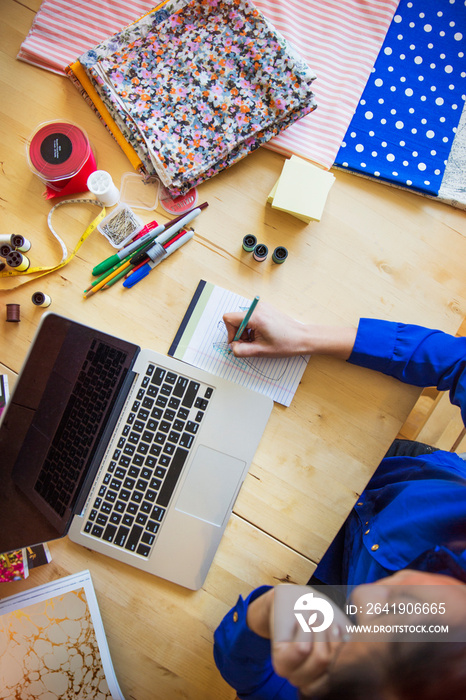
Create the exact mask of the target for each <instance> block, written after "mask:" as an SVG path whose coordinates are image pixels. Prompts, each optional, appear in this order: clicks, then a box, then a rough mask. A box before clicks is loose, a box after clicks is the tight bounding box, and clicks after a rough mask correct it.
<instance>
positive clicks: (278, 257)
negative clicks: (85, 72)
mask: <svg viewBox="0 0 466 700" xmlns="http://www.w3.org/2000/svg"><path fill="white" fill-rule="evenodd" d="M287 257H288V251H287V249H286V248H284V247H283V246H282V245H279V246H278V247H277V248H275V250H274V251H273V253H272V260H273V261H274V263H277V265H281V264H282V263H284V262H285V260H286V259H287Z"/></svg>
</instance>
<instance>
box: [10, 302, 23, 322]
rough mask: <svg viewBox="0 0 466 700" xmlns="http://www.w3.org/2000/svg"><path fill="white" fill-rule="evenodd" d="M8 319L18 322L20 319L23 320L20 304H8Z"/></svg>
mask: <svg viewBox="0 0 466 700" xmlns="http://www.w3.org/2000/svg"><path fill="white" fill-rule="evenodd" d="M6 320H7V321H8V322H9V323H18V322H19V321H21V318H20V305H19V304H7V305H6Z"/></svg>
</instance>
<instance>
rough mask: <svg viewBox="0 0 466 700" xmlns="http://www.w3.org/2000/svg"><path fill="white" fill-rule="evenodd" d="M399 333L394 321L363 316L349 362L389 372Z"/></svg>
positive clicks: (385, 372)
mask: <svg viewBox="0 0 466 700" xmlns="http://www.w3.org/2000/svg"><path fill="white" fill-rule="evenodd" d="M397 333H398V323H396V322H394V321H380V320H378V319H374V318H361V319H360V321H359V325H358V332H357V333H356V340H355V343H354V347H353V351H352V353H351V355H350V357H349V359H348V362H350V363H351V364H354V365H359V366H360V367H367V368H368V369H374V370H377V371H379V372H383V373H384V374H388V373H389V372H390V364H391V360H392V357H393V352H394V348H395V345H396V339H397Z"/></svg>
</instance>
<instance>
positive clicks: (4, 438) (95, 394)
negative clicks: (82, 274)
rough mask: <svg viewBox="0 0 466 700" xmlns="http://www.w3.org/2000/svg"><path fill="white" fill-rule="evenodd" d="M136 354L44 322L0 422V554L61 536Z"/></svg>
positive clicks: (55, 320) (111, 340) (132, 348)
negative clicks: (0, 503) (0, 490)
mask: <svg viewBox="0 0 466 700" xmlns="http://www.w3.org/2000/svg"><path fill="white" fill-rule="evenodd" d="M138 350H139V348H138V347H137V346H136V345H133V344H132V343H128V342H126V341H123V340H120V339H119V338H115V337H114V336H110V335H107V334H105V333H101V332H100V331H97V330H95V329H93V328H90V327H88V326H84V325H82V324H79V323H76V322H74V321H71V320H70V319H67V318H64V317H62V316H59V315H56V314H46V315H45V316H44V317H43V319H42V322H41V325H40V327H39V330H38V332H37V334H36V336H35V339H34V340H33V343H32V345H31V348H30V350H29V353H28V356H27V358H26V361H25V363H24V366H23V368H22V370H21V373H20V375H19V377H18V380H17V382H16V385H15V387H14V391H13V393H12V396H11V398H10V401H9V403H8V406H7V408H6V410H5V411H4V414H3V416H2V423H1V425H0V455H1V458H0V483H1V485H2V494H1V497H2V505H1V508H0V552H5V551H11V550H13V549H19V548H22V547H26V546H30V545H34V544H38V543H40V542H46V541H48V540H51V539H55V538H57V537H61V536H62V535H64V534H65V533H66V531H67V528H68V526H69V523H70V521H71V518H72V515H73V505H74V504H75V503H76V500H77V498H78V496H79V493H80V490H81V488H82V486H83V484H84V481H85V479H86V476H87V474H88V470H89V466H90V464H91V461H92V457H93V456H94V454H95V451H96V449H97V447H98V445H99V441H100V439H101V437H102V434H103V431H104V429H105V427H106V425H107V424H108V422H109V419H110V415H111V412H112V410H113V409H114V408H115V407H116V406H117V404H119V403H120V401H123V400H124V397H121V396H120V394H121V388H122V385H123V382H124V379H125V377H126V376H127V374H128V370H129V369H130V368H131V366H132V364H133V362H134V358H135V355H136V353H137V351H138Z"/></svg>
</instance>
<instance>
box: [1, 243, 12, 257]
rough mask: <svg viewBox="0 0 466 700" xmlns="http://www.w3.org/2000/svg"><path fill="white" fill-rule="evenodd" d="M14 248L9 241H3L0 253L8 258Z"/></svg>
mask: <svg viewBox="0 0 466 700" xmlns="http://www.w3.org/2000/svg"><path fill="white" fill-rule="evenodd" d="M12 250H13V248H12V247H11V245H9V244H8V243H2V245H0V255H1V256H2V258H6V256H7V255H9V254H10V253H11V251H12Z"/></svg>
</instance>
